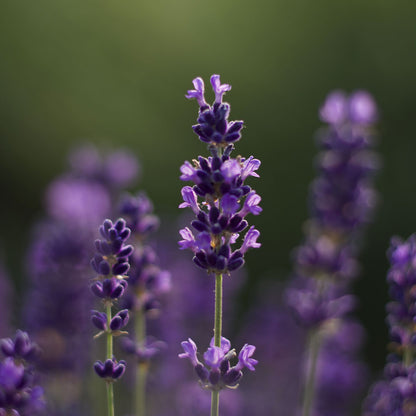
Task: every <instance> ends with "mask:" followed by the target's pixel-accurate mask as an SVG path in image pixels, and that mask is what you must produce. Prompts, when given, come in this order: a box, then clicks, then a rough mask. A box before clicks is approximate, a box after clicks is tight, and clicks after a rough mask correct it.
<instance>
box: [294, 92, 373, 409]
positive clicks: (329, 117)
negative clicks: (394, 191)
mask: <svg viewBox="0 0 416 416" xmlns="http://www.w3.org/2000/svg"><path fill="white" fill-rule="evenodd" d="M320 117H321V119H322V121H324V122H326V123H328V126H327V128H325V129H323V130H322V131H321V132H320V133H319V135H318V147H319V151H320V153H319V155H318V158H317V160H316V170H317V177H316V179H315V180H314V181H313V183H312V185H311V188H310V219H309V221H308V223H307V226H306V227H305V230H306V231H305V234H306V235H305V241H304V243H303V244H302V245H301V246H300V247H299V248H297V250H296V251H295V253H294V264H295V267H294V268H295V277H294V279H293V281H292V283H291V285H290V287H289V288H288V290H287V292H286V298H287V302H288V304H289V305H290V306H291V308H292V309H293V311H294V314H295V316H296V318H297V320H298V322H299V323H300V324H301V325H303V326H304V327H305V328H308V329H309V331H310V343H309V347H308V354H309V355H310V357H311V359H310V365H309V367H308V369H307V371H306V376H305V388H304V397H303V409H302V415H303V416H310V415H311V414H314V408H315V407H316V406H318V405H319V403H320V397H319V396H325V394H326V389H325V388H324V387H323V386H325V384H321V386H320V388H319V389H318V387H317V383H316V380H315V379H316V377H317V372H318V370H319V368H318V364H319V356H320V354H319V352H320V349H321V348H322V347H323V346H324V345H325V343H326V342H329V340H330V339H331V337H333V336H337V331H335V332H334V333H331V332H329V333H328V332H327V331H326V327H327V326H328V325H330V323H331V322H341V324H340V325H341V327H342V321H343V319H345V318H346V317H347V316H348V315H349V314H350V313H351V312H352V311H353V310H354V308H355V303H356V301H355V299H354V296H353V295H351V293H350V292H351V289H350V286H351V280H352V279H354V278H355V277H357V275H358V272H359V265H358V261H357V253H358V249H359V246H360V237H361V234H362V232H363V229H364V227H365V226H366V225H367V224H368V223H369V222H370V221H371V219H372V217H373V212H374V208H375V205H376V201H377V195H376V192H375V190H374V187H373V177H374V174H375V172H376V171H377V170H378V167H379V161H378V158H377V156H376V155H375V153H374V152H373V137H372V136H373V131H372V123H374V122H375V121H376V120H377V108H376V105H375V102H374V100H373V98H372V97H371V96H370V94H369V93H367V92H364V91H358V92H355V93H353V94H351V95H350V96H347V95H346V94H345V93H343V92H342V91H335V92H333V93H331V94H329V95H328V97H327V99H326V101H325V103H324V105H323V106H322V108H321V110H320ZM336 355H337V354H335V353H334V356H336ZM348 360H349V361H350V362H351V368H354V366H355V361H354V360H355V358H354V354H352V355H351V356H348ZM348 360H347V361H348ZM343 361H345V360H344V358H343V356H342V355H341V354H339V362H337V361H336V360H333V361H332V362H331V364H332V366H333V368H337V365H340V366H341V367H342V366H343V365H346V363H344V362H343ZM328 368H329V367H328ZM326 387H327V388H328V389H329V387H330V384H328V383H327V384H326ZM345 403H346V402H345ZM321 412H323V410H321ZM337 412H338V413H339V414H342V413H340V412H341V409H338V410H337ZM318 413H319V412H318ZM338 413H337V414H338ZM322 414H323V413H322Z"/></svg>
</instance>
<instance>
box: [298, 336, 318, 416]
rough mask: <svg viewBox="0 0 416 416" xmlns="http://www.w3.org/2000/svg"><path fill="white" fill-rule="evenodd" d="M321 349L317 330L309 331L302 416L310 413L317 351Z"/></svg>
mask: <svg viewBox="0 0 416 416" xmlns="http://www.w3.org/2000/svg"><path fill="white" fill-rule="evenodd" d="M320 347H321V334H320V332H319V330H317V329H315V330H312V331H311V334H310V337H309V346H308V351H307V354H308V362H309V364H308V370H307V373H306V377H305V380H306V383H305V389H304V392H303V401H302V402H303V408H302V416H309V415H310V413H311V409H312V405H313V401H314V396H315V377H316V366H317V362H318V355H319V349H320Z"/></svg>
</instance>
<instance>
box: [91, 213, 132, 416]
mask: <svg viewBox="0 0 416 416" xmlns="http://www.w3.org/2000/svg"><path fill="white" fill-rule="evenodd" d="M99 231H100V234H101V237H102V239H98V240H96V241H95V247H96V249H97V252H98V253H97V254H96V255H95V256H94V257H93V259H92V261H91V266H92V268H93V269H94V271H95V272H96V273H97V274H98V277H97V278H96V281H95V282H94V283H93V285H92V286H91V291H92V292H93V293H94V295H96V296H97V297H98V298H100V299H101V300H102V302H103V304H104V306H105V308H106V310H105V313H104V312H99V311H95V310H94V311H92V315H91V320H92V323H93V324H94V325H95V326H96V327H97V328H98V329H100V330H101V331H100V332H99V333H98V334H97V335H96V336H95V337H98V336H100V335H105V336H106V345H107V358H106V360H105V362H104V363H103V362H101V361H96V362H95V364H94V370H95V372H96V373H97V375H98V376H99V377H101V378H103V379H105V381H106V383H107V407H108V415H109V416H114V392H113V382H114V381H116V380H117V379H119V378H120V377H121V376H122V375H123V374H124V371H125V369H126V363H125V361H123V360H121V361H119V362H117V361H116V359H115V357H114V355H113V337H114V336H118V335H122V334H125V333H126V332H124V331H121V329H122V328H123V327H124V326H125V325H127V322H128V319H129V314H128V311H127V309H123V310H121V311H119V312H118V313H117V314H116V315H114V316H112V306H113V304H114V302H115V301H116V300H118V299H119V298H120V297H121V296H122V295H123V294H124V291H125V289H126V287H127V281H126V280H124V278H125V277H126V276H124V274H125V273H127V271H128V270H129V268H130V264H129V257H130V255H131V254H132V253H133V246H131V245H126V244H125V242H126V240H127V239H128V238H129V237H130V234H131V231H130V229H129V228H127V226H126V221H125V220H124V219H122V218H119V219H118V220H117V221H116V222H115V223H113V222H112V221H111V220H109V219H107V220H105V221H104V222H103V224H102V225H101V226H100V228H99Z"/></svg>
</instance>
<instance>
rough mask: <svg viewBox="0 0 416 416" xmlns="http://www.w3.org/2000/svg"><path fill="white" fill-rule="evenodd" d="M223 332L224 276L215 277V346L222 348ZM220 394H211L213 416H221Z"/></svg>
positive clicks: (216, 392) (217, 392)
mask: <svg viewBox="0 0 416 416" xmlns="http://www.w3.org/2000/svg"><path fill="white" fill-rule="evenodd" d="M221 332H222V274H217V275H215V318H214V345H215V346H216V347H221ZM219 404H220V392H219V391H217V390H213V391H212V394H211V416H218V415H219Z"/></svg>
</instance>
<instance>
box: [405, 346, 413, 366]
mask: <svg viewBox="0 0 416 416" xmlns="http://www.w3.org/2000/svg"><path fill="white" fill-rule="evenodd" d="M412 363H413V353H412V347H411V346H408V347H405V349H404V353H403V364H404V365H405V366H406V367H410V366H411V365H412Z"/></svg>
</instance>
